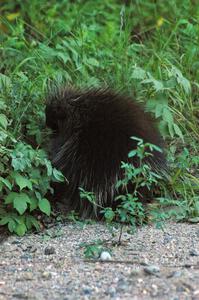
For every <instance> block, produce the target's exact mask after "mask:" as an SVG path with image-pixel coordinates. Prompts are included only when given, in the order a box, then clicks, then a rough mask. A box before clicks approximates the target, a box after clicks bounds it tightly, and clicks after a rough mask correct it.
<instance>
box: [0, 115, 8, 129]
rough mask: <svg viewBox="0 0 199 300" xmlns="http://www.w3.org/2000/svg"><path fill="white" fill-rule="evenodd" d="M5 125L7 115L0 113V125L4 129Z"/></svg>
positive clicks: (6, 123)
mask: <svg viewBox="0 0 199 300" xmlns="http://www.w3.org/2000/svg"><path fill="white" fill-rule="evenodd" d="M7 125H8V121H7V117H6V116H5V115H4V114H0V126H1V127H3V128H4V129H6V128H7Z"/></svg>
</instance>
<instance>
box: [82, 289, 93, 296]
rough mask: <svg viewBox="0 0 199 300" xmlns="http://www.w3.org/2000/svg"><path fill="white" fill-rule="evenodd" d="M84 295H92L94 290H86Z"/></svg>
mask: <svg viewBox="0 0 199 300" xmlns="http://www.w3.org/2000/svg"><path fill="white" fill-rule="evenodd" d="M83 293H84V295H90V294H92V290H91V289H90V288H84V289H83Z"/></svg>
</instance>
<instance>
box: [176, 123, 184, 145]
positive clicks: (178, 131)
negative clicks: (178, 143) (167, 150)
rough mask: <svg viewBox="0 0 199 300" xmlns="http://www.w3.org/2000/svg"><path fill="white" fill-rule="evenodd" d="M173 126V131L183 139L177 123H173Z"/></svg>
mask: <svg viewBox="0 0 199 300" xmlns="http://www.w3.org/2000/svg"><path fill="white" fill-rule="evenodd" d="M173 128H174V131H175V133H176V134H177V135H178V136H179V137H180V138H181V139H182V141H184V137H183V134H182V131H181V130H180V127H179V126H178V125H177V124H173Z"/></svg>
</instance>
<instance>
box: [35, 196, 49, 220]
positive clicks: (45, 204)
mask: <svg viewBox="0 0 199 300" xmlns="http://www.w3.org/2000/svg"><path fill="white" fill-rule="evenodd" d="M38 206H39V209H40V210H41V211H42V212H43V213H45V214H46V215H47V216H50V213H51V206H50V202H49V201H48V200H47V199H46V198H43V199H42V200H40V201H39V203H38Z"/></svg>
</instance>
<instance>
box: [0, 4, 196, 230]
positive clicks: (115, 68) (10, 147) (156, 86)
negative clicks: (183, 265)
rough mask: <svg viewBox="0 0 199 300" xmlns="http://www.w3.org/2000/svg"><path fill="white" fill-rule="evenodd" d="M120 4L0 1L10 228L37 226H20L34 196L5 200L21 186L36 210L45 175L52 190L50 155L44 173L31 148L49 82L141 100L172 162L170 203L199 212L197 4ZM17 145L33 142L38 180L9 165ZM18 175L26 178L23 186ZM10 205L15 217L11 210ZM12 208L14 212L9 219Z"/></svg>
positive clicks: (2, 167)
mask: <svg viewBox="0 0 199 300" xmlns="http://www.w3.org/2000/svg"><path fill="white" fill-rule="evenodd" d="M124 2H125V1H119V0H118V1H115V0H110V1H105V0H104V1H98V0H88V1H80V0H79V1H69V0H60V1H54V0H51V1H46V0H43V1H38V0H33V1H31V2H30V1H27V2H26V1H20V0H18V1H3V2H2V4H1V8H0V11H1V19H0V29H1V35H0V61H1V65H0V68H1V70H0V89H1V95H0V110H1V112H0V113H1V114H0V143H1V150H0V157H1V162H0V176H1V179H0V199H1V203H2V205H1V206H2V212H1V216H2V218H4V219H3V220H4V221H1V223H2V224H9V222H11V225H12V226H11V225H10V228H9V229H11V231H15V232H17V229H16V228H17V226H18V227H19V225H20V224H22V227H23V228H22V229H21V227H20V230H19V231H18V232H17V233H18V234H24V233H25V232H26V230H27V229H29V228H30V227H31V226H30V225H28V226H27V224H26V225H25V227H24V226H23V224H24V222H25V221H24V219H23V218H24V215H25V214H26V213H27V215H31V216H32V212H30V201H31V200H27V199H26V200H27V203H26V206H27V207H26V209H25V207H24V206H23V209H22V210H21V207H20V208H19V209H17V208H16V207H15V206H14V202H12V201H11V200H10V202H9V201H8V200H7V202H6V205H5V204H4V203H5V201H6V199H7V197H8V196H9V194H10V193H11V192H17V193H22V192H23V193H24V194H26V195H28V196H29V198H31V199H32V197H33V198H34V199H35V200H34V201H36V202H37V205H36V204H35V206H34V208H35V210H36V209H40V207H39V201H40V200H41V199H45V198H43V197H45V193H46V191H44V190H42V186H41V185H42V184H41V181H42V180H41V179H42V178H43V176H44V177H45V180H46V181H47V182H48V184H49V189H50V181H51V180H53V176H54V175H53V173H52V172H51V171H50V170H51V169H50V168H51V166H50V162H46V165H45V168H46V169H47V171H46V172H47V173H45V174H43V173H42V172H43V171H42V170H43V168H44V166H42V165H41V161H42V159H43V155H44V154H43V153H42V152H40V153H39V154H38V153H37V155H38V156H39V159H40V163H38V162H35V161H34V158H33V156H35V155H36V152H35V151H37V150H34V149H40V148H43V147H44V144H45V140H46V132H45V130H43V129H42V128H43V126H44V123H45V116H44V108H45V93H46V89H47V87H48V85H49V84H50V83H52V82H57V83H58V84H62V83H63V82H64V83H70V84H73V85H75V86H83V87H85V86H89V87H90V86H111V87H112V88H114V89H116V90H121V89H122V90H124V91H126V92H127V93H129V94H131V95H133V96H134V97H135V98H136V99H137V100H138V101H141V102H144V103H145V104H146V108H147V110H149V111H151V112H152V114H154V116H155V117H156V118H157V120H158V123H159V127H160V131H161V133H162V135H163V137H164V138H165V141H166V145H167V153H168V159H169V161H170V164H171V167H172V174H171V178H170V180H169V182H168V184H167V186H166V187H165V190H166V192H165V193H166V196H165V197H166V198H167V201H168V202H169V200H171V201H172V200H173V199H178V200H179V202H180V203H181V204H180V205H181V206H182V211H183V213H182V214H181V216H180V217H181V218H183V219H188V218H189V219H191V220H192V221H195V222H197V221H198V219H199V170H198V165H199V154H198V152H199V142H198V141H199V100H198V95H199V80H198V79H199V46H198V45H199V6H198V4H197V1H194V0H193V1H191V0H189V1H188V0H175V1H174V0H168V1H167V2H166V3H165V2H164V1H156V2H157V3H156V2H155V1H149V0H148V1H144V0H136V1H126V3H127V4H126V5H124ZM20 143H23V147H24V148H23V149H24V150H23V151H24V152H23V151H22V152H20V151H21V150H20V151H19V150H18V151H19V152H20V153H22V154H23V153H26V152H27V149H26V148H27V147H29V146H28V145H31V146H32V148H31V149H29V150H30V152H31V153H32V154H30V155H29V154H28V155H29V157H28V158H27V160H29V163H30V165H31V164H32V165H34V168H35V170H37V171H35V172H37V173H38V174H37V177H38V178H37V180H38V181H37V182H36V181H34V180H33V179H34V178H33V177H31V176H32V175H30V174H29V173H28V166H25V167H24V168H21V167H19V168H18V169H17V168H16V165H14V164H13V153H15V152H16V151H17V150H16V149H18V147H19V144H20ZM17 155H18V156H19V153H18V154H17ZM24 155H25V154H24ZM31 155H32V156H31ZM22 156H23V155H22ZM46 161H47V160H46ZM29 167H30V166H29ZM13 172H14V173H13ZM16 172H17V175H16ZM54 174H55V171H54ZM55 175H56V174H55ZM19 176H22V177H23V178H24V179H23V184H25V182H26V184H25V186H23V187H22V188H21V187H20V186H19V185H18V183H17V182H19ZM35 176H36V175H35ZM55 177H56V176H55ZM16 178H18V179H16ZM59 179H60V178H58V180H59ZM5 180H7V181H5ZM25 180H28V182H29V183H27V181H25ZM35 180H36V179H35ZM54 180H56V178H54ZM60 180H61V179H60ZM39 181H40V182H39ZM31 184H32V186H34V185H36V186H37V192H38V193H39V194H40V196H38V195H35V194H34V189H35V186H34V189H33V190H31ZM40 197H41V198H40ZM13 201H14V200H13ZM163 202H164V201H163ZM40 206H41V205H40ZM24 209H25V211H23V210H24ZM46 209H47V208H44V212H45V210H46ZM47 210H48V209H47ZM33 211H34V210H33ZM21 212H22V213H21ZM13 213H14V216H15V217H13V215H11V217H10V214H13ZM20 213H21V215H20ZM8 214H9V217H10V218H11V219H9V220H8V219H6V220H5V216H6V217H7V216H8ZM10 220H11V221H10ZM6 222H7V223H6ZM13 224H15V225H13ZM33 226H34V224H33ZM13 228H14V229H13Z"/></svg>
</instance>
